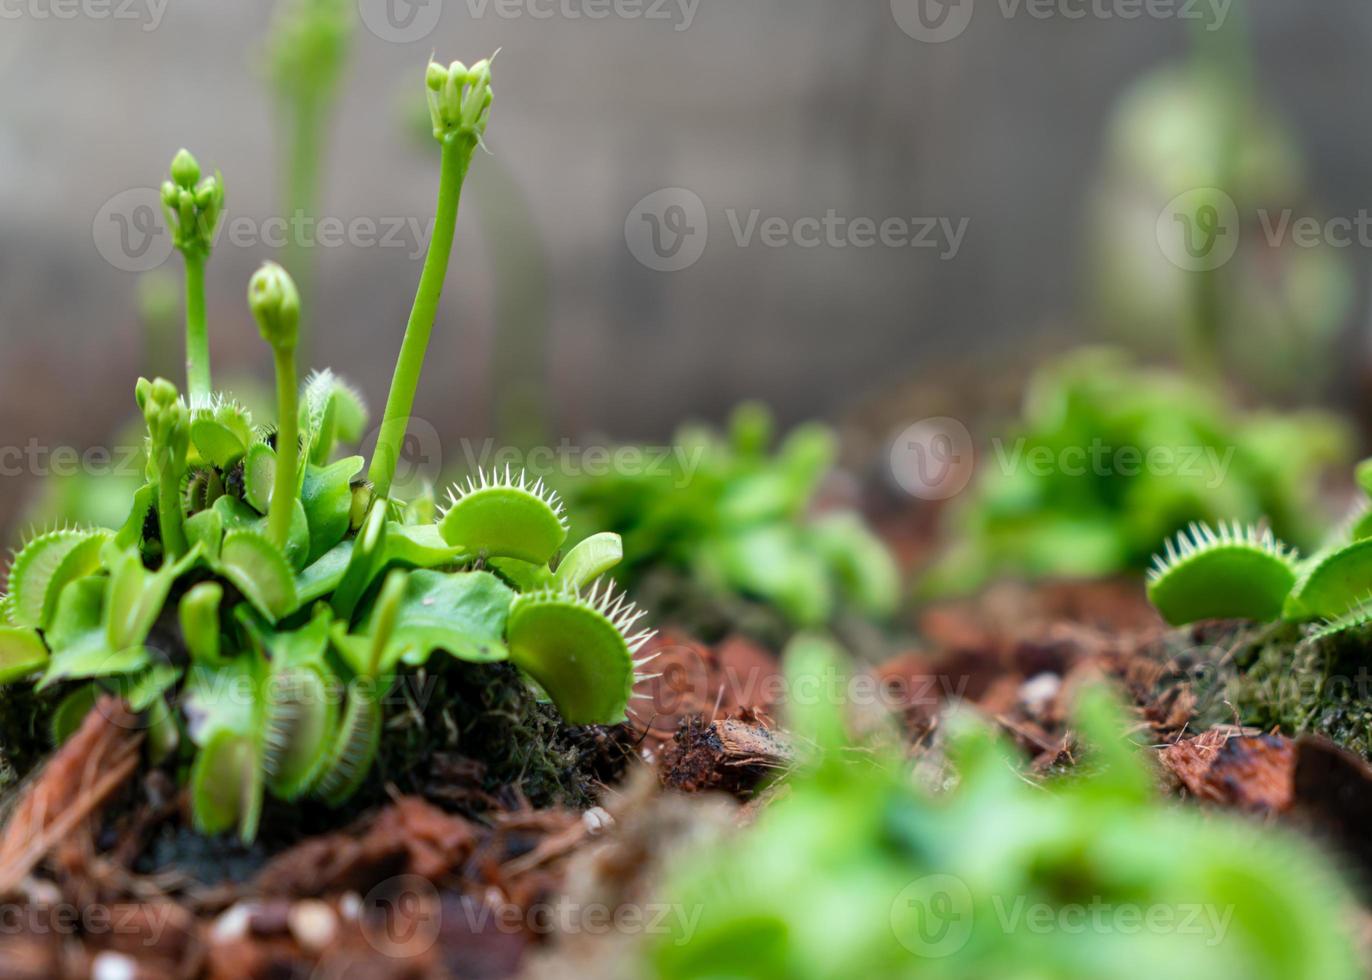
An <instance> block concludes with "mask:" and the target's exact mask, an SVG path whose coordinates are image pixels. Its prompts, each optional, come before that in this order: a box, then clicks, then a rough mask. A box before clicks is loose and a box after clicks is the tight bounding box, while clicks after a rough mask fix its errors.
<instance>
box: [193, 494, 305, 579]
mask: <svg viewBox="0 0 1372 980" xmlns="http://www.w3.org/2000/svg"><path fill="white" fill-rule="evenodd" d="M214 510H215V511H216V512H217V513H218V514H219V515H220V517H222V518H223V519H224V530H225V531H252V532H254V533H256V534H259V535H261V536H262V537H267V523H268V518H266V517H264V516H263V515H261V514H259V513H257V511H255V510H253V509H252V508H251V507H249V506H248V505H247V504H245V503H243V502H242V501H241V500H238V499H236V498H234V497H220V498H219V499H218V500H216V501H215V502H214ZM309 551H310V525H309V520H308V518H306V516H305V508H304V506H303V505H302V504H301V503H300V501H298V500H297V501H296V502H295V509H294V510H293V512H292V513H291V528H290V534H289V536H288V537H287V539H286V553H285V556H284V557H285V558H286V560H287V561H288V562H289V563H290V565H291V567H292V568H293V569H295V570H296V571H299V570H300V569H303V568H304V567H305V565H306V564H307V562H306V559H307V558H308V557H309Z"/></svg>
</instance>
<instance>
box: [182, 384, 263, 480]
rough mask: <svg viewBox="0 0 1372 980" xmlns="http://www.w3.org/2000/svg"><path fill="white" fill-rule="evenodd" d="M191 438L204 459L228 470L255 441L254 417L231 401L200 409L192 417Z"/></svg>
mask: <svg viewBox="0 0 1372 980" xmlns="http://www.w3.org/2000/svg"><path fill="white" fill-rule="evenodd" d="M191 442H192V443H194V444H195V449H196V451H197V452H198V453H199V454H200V457H201V459H203V460H205V461H206V462H207V463H211V464H213V465H214V466H217V467H219V468H220V469H221V470H226V469H228V468H229V467H230V466H232V465H233V464H234V463H236V462H238V460H239V459H240V458H242V456H243V454H244V453H246V452H247V451H248V447H249V446H251V445H252V444H253V431H252V419H251V417H250V416H249V415H248V412H247V410H246V409H244V408H243V407H241V406H239V405H237V404H234V403H233V402H228V401H220V402H219V403H218V404H216V405H214V406H212V407H210V408H205V409H198V410H197V411H196V413H195V417H194V418H193V419H192V420H191Z"/></svg>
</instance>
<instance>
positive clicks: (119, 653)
mask: <svg viewBox="0 0 1372 980" xmlns="http://www.w3.org/2000/svg"><path fill="white" fill-rule="evenodd" d="M108 587H109V580H108V579H107V578H105V577H104V576H92V577H90V578H82V579H77V580H76V581H75V582H72V583H71V584H70V585H68V586H67V587H66V588H65V589H63V590H62V596H61V598H59V599H58V600H57V612H56V614H55V615H54V616H53V621H52V628H51V629H50V630H48V634H47V640H48V646H49V648H50V649H51V650H52V659H51V661H50V662H49V664H48V669H47V672H46V673H45V674H44V675H43V679H42V680H41V681H39V682H38V690H40V691H41V690H44V689H46V688H48V687H51V686H52V685H53V684H56V683H57V682H58V681H62V680H67V679H78V678H87V677H108V676H111V675H115V674H127V673H132V672H134V671H138V670H142V669H143V668H144V667H146V666H147V665H148V653H147V651H146V650H145V649H144V648H143V646H142V644H141V641H140V643H139V645H137V646H130V647H125V648H121V649H117V650H115V649H111V648H110V646H109V642H108V639H107V637H108V635H109V627H108V624H107V622H106V616H105V607H106V591H107V589H108Z"/></svg>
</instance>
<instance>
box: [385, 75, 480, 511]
mask: <svg viewBox="0 0 1372 980" xmlns="http://www.w3.org/2000/svg"><path fill="white" fill-rule="evenodd" d="M425 82H426V85H427V88H428V99H429V115H430V117H431V119H432V122H433V132H434V139H436V140H438V141H439V144H440V145H441V146H442V158H441V162H440V176H439V184H438V206H437V209H436V215H435V221H434V233H433V238H432V239H431V241H430V243H429V253H428V255H427V256H426V257H425V259H424V271H423V272H422V273H421V274H420V277H419V289H418V290H417V291H416V293H415V299H414V306H413V307H412V308H411V310H410V319H409V323H408V324H407V325H406V327H405V339H404V341H402V343H401V346H400V356H399V358H398V359H397V361H396V366H395V374H394V376H393V378H392V379H391V390H390V395H389V396H388V397H387V399H386V411H385V414H384V415H383V416H382V421H381V431H380V434H379V436H378V437H377V441H376V450H375V452H374V453H373V455H372V461H371V467H370V469H369V471H368V478H369V479H370V480H371V483H372V486H373V489H374V490H375V492H376V495H377V496H378V497H388V496H389V495H390V491H391V482H392V481H393V480H394V479H395V469H396V466H397V464H398V463H399V461H400V449H401V446H402V444H403V443H404V440H405V431H406V429H408V427H409V422H410V413H411V412H412V411H413V410H414V399H415V392H416V391H417V390H418V387H419V375H420V372H421V370H422V369H423V367H424V357H425V354H426V353H427V352H428V349H429V338H430V337H431V336H432V334H433V326H434V320H435V319H436V318H437V316H438V302H439V299H440V298H441V297H442V295H443V283H444V280H445V279H446V278H447V275H448V264H449V259H450V258H451V256H452V248H453V235H454V233H455V231H456V228H457V210H458V204H459V203H460V201H461V198H462V185H463V183H464V182H465V180H466V178H467V171H468V169H469V168H470V167H471V162H472V155H473V154H474V153H475V152H476V148H477V147H478V146H479V145H481V139H482V136H483V135H484V134H485V132H486V124H487V121H488V119H489V117H490V109H491V101H492V92H491V62H490V61H489V60H482V61H479V62H477V63H476V64H475V65H473V66H472V67H471V68H467V67H466V66H465V65H463V64H462V62H460V61H455V62H453V63H452V64H451V65H449V66H448V67H446V68H445V67H443V66H442V65H439V64H436V63H430V65H429V68H428V73H427V75H426V77H425Z"/></svg>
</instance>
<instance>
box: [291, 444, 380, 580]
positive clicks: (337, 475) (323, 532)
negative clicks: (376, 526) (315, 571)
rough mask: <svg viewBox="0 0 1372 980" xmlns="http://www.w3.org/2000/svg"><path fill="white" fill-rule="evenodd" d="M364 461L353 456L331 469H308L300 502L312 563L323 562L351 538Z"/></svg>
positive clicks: (312, 467) (317, 467) (313, 467)
mask: <svg viewBox="0 0 1372 980" xmlns="http://www.w3.org/2000/svg"><path fill="white" fill-rule="evenodd" d="M365 462H366V461H365V460H363V458H362V457H361V456H350V457H349V458H347V459H343V460H339V461H338V462H337V463H334V464H333V465H332V466H324V467H321V466H307V467H306V468H305V482H304V484H303V486H302V489H301V497H300V501H301V504H302V506H303V507H304V513H305V518H306V521H307V524H308V527H309V532H310V548H309V563H313V562H316V561H318V560H319V559H320V558H322V557H323V556H324V555H325V554H326V553H327V552H328V551H329V549H331V548H333V547H334V546H335V545H337V544H338V542H340V541H342V540H343V539H344V538H345V537H346V536H347V534H348V528H349V518H350V516H351V513H352V505H353V491H352V481H353V478H354V477H355V476H357V474H358V473H360V472H362V467H363V465H364V464H365Z"/></svg>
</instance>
